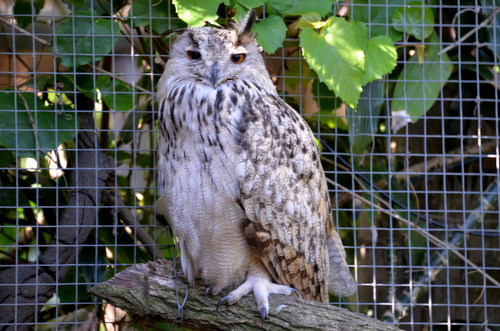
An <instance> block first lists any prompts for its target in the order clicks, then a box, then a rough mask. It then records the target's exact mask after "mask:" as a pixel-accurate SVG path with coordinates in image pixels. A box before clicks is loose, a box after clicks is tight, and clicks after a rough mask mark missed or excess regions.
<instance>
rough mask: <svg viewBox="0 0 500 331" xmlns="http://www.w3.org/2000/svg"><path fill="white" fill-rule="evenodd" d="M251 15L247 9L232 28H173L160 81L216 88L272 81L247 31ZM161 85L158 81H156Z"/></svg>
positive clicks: (253, 19) (250, 34)
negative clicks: (244, 15) (175, 35)
mask: <svg viewBox="0 0 500 331" xmlns="http://www.w3.org/2000/svg"><path fill="white" fill-rule="evenodd" d="M254 21H255V14H254V13H253V12H250V13H249V14H248V15H247V16H246V17H245V19H244V20H243V21H242V22H241V23H240V24H237V25H235V26H234V28H232V29H218V28H212V27H199V28H187V29H182V30H176V31H175V33H176V34H177V39H176V40H175V42H174V43H173V45H172V50H171V53H170V58H169V60H168V62H167V65H166V67H165V72H164V74H163V79H162V80H163V82H164V83H167V81H168V83H171V84H179V83H195V84H202V85H205V86H206V87H208V88H212V89H218V88H219V87H220V86H223V85H224V84H228V85H229V84H232V83H235V82H237V81H240V80H243V81H245V80H246V81H249V80H250V81H252V82H253V83H254V84H259V85H262V84H264V85H266V86H263V87H268V85H269V83H270V84H272V82H271V80H270V78H269V74H268V73H267V70H266V68H265V64H264V61H263V59H262V56H261V55H260V52H261V47H260V46H259V45H258V44H257V41H256V37H255V35H254V34H253V33H252V32H251V28H252V24H253V23H254ZM160 84H161V82H160Z"/></svg>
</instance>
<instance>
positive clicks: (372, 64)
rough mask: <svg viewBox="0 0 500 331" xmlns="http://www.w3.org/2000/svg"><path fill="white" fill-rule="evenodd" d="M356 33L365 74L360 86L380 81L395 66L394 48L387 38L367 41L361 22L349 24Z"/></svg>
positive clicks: (365, 28) (379, 37) (366, 33)
mask: <svg viewBox="0 0 500 331" xmlns="http://www.w3.org/2000/svg"><path fill="white" fill-rule="evenodd" d="M351 24H352V28H353V30H354V31H355V32H356V41H357V42H358V45H359V47H360V48H361V49H362V50H364V53H365V68H364V70H365V74H364V75H363V77H362V78H361V84H362V85H366V84H367V83H369V82H371V81H373V80H375V79H382V77H383V76H384V75H385V74H388V73H390V72H391V71H392V70H393V69H394V68H395V67H396V64H397V59H398V54H397V51H396V47H395V46H394V44H393V43H392V41H391V38H389V37H387V36H376V37H373V38H371V39H368V28H367V27H366V25H365V24H364V23H363V22H356V21H353V22H351Z"/></svg>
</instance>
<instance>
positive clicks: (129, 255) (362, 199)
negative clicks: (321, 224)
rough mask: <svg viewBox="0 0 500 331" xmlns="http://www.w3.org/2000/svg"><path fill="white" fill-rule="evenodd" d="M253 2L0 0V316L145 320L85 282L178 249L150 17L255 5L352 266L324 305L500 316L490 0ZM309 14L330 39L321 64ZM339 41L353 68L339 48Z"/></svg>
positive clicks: (445, 321)
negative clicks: (350, 285)
mask: <svg viewBox="0 0 500 331" xmlns="http://www.w3.org/2000/svg"><path fill="white" fill-rule="evenodd" d="M215 2H217V1H215ZM264 2H265V1H254V2H252V1H234V2H231V3H230V4H229V2H227V3H225V4H221V3H219V2H217V3H216V4H212V5H208V3H209V2H205V3H204V4H198V6H201V7H194V9H193V8H191V9H190V10H191V11H189V10H186V9H185V7H184V11H183V9H182V8H183V7H182V3H184V4H185V5H186V6H188V5H189V4H191V2H190V1H179V2H175V3H176V5H175V6H174V4H171V3H168V2H167V1H161V0H160V1H152V0H136V1H133V2H128V1H118V0H116V1H111V2H107V1H80V0H68V1H62V0H54V1H42V0H33V1H21V0H18V1H8V0H7V1H1V2H0V15H1V16H0V34H1V38H0V56H1V61H0V72H1V76H0V86H1V89H2V91H1V92H0V154H1V157H0V183H1V190H0V328H1V329H5V330H10V329H19V330H22V329H29V328H34V329H37V330H43V329H58V330H59V329H78V330H87V329H90V330H94V329H97V328H106V329H114V328H119V327H124V328H127V329H128V328H130V329H134V328H141V326H140V324H138V323H139V322H137V321H134V320H133V319H131V318H128V319H127V317H126V313H124V312H123V311H121V310H119V309H116V308H114V307H112V306H111V305H109V304H106V303H105V302H103V301H102V300H100V299H97V298H96V297H93V296H91V295H89V293H88V290H89V289H90V288H91V287H93V286H94V285H96V284H98V283H100V282H103V281H105V280H106V279H109V278H110V277H112V276H114V275H116V274H117V273H118V272H120V271H122V270H124V269H126V268H127V267H129V266H131V265H134V264H136V263H142V262H146V261H149V260H153V259H155V258H157V257H159V256H165V257H167V258H169V259H172V258H174V256H176V254H178V252H177V251H176V250H175V249H174V245H175V238H173V237H172V236H171V234H170V232H169V231H168V225H167V222H166V220H165V219H164V217H163V216H162V215H161V214H160V213H159V211H158V210H157V208H156V207H155V206H156V205H155V202H156V200H157V198H158V197H159V192H158V186H157V157H156V150H157V123H156V118H157V116H156V114H157V111H158V105H157V104H156V102H155V91H156V84H157V82H158V80H159V78H160V76H161V74H162V71H163V68H164V65H165V63H166V61H167V60H168V54H169V44H170V42H171V37H167V38H165V37H162V34H163V33H164V32H165V31H167V30H172V29H178V28H183V27H185V26H186V22H189V23H192V22H199V21H200V20H201V22H203V21H204V20H208V21H211V22H212V23H215V21H216V20H217V22H218V23H220V24H222V25H226V24H227V23H228V22H229V20H230V19H236V20H238V19H241V16H239V15H241V13H242V12H245V11H246V10H248V9H250V8H255V10H256V11H257V14H258V18H259V19H258V23H257V24H258V25H259V24H261V25H260V27H259V28H256V30H255V31H256V32H257V34H258V37H259V43H260V44H261V45H262V46H263V48H264V50H266V51H267V53H264V58H265V60H266V64H267V67H268V70H269V72H270V74H271V77H272V79H273V82H274V83H275V85H276V88H277V90H278V92H279V93H280V95H281V96H282V98H283V99H285V101H286V102H287V103H288V104H290V105H291V106H292V107H293V108H295V109H296V110H297V111H298V112H300V114H302V115H303V117H304V118H305V119H306V120H307V122H308V124H309V125H310V126H311V128H312V130H313V132H314V133H315V136H316V138H317V141H318V148H319V150H320V154H321V159H322V163H323V166H324V169H325V172H326V174H327V177H328V183H329V188H330V193H331V200H332V205H333V208H332V213H333V215H334V222H335V228H336V229H337V231H338V232H339V234H340V236H341V237H342V240H343V242H344V245H345V247H346V252H347V260H348V263H349V265H350V266H351V271H352V272H353V274H354V277H355V279H356V282H357V292H356V294H355V295H353V296H351V297H348V298H337V297H333V296H332V297H331V298H330V299H331V304H333V305H339V306H342V307H345V308H347V309H349V310H352V311H354V312H359V313H363V314H366V315H368V316H371V317H374V318H376V319H380V320H382V321H384V322H386V323H388V324H394V325H397V326H399V327H400V328H402V329H405V330H430V329H432V330H496V329H499V330H500V314H499V313H498V312H500V284H499V279H500V242H499V236H500V207H499V205H498V195H499V193H500V191H499V186H498V185H499V180H500V154H499V153H500V121H499V117H500V111H499V105H498V100H499V86H500V82H499V73H500V65H499V62H498V61H499V55H500V44H499V42H498V38H499V36H500V25H499V20H500V9H499V8H500V4H499V3H498V1H494V0H482V1H480V0H477V1H472V0H471V1H444V0H440V1H439V0H429V1H410V0H398V1H386V0H380V1H375V0H373V1H363V0H351V1H343V2H340V1H335V2H333V1H310V2H307V3H306V2H294V1H267V2H266V3H265V4H264ZM176 6H177V7H176ZM210 6H211V7H210ZM322 8H323V9H322ZM325 8H326V9H325ZM315 11H317V12H318V14H311V12H315ZM186 13H187V14H186ZM207 13H208V14H207ZM210 15H211V16H210ZM179 17H181V18H182V19H180V18H179ZM332 17H333V18H332ZM337 19H338V20H337ZM270 22H271V23H270ZM276 22H281V23H276ZM275 23H276V24H277V25H273V24H275ZM267 24H269V25H267ZM335 24H348V25H342V26H343V29H344V30H342V33H338V32H337V34H335V32H334V31H333V30H330V29H333V28H332V27H333V26H334V25H335ZM259 29H260V30H259ZM307 29H309V30H307ZM306 30H307V31H308V32H307V33H309V35H310V36H314V38H318V39H317V42H318V43H321V42H323V41H328V40H329V39H328V34H329V33H332V36H333V37H332V38H333V39H334V40H337V41H334V42H331V43H332V44H330V46H331V47H330V48H327V49H328V50H331V51H332V53H331V54H330V53H327V54H325V58H324V62H322V65H323V66H325V63H326V64H328V63H329V62H328V61H333V62H334V63H333V64H332V66H331V67H329V68H330V69H331V71H329V72H327V73H326V74H325V73H321V72H320V70H319V69H318V67H316V66H315V65H314V61H313V60H314V59H315V58H314V56H318V54H315V55H314V56H313V57H308V56H310V55H308V51H309V50H308V49H307V47H306V46H307V42H308V40H306V39H305V34H303V31H306ZM360 31H361V32H360ZM363 31H365V32H363ZM311 33H313V34H311ZM349 36H355V38H354V40H352V39H351V40H349ZM322 38H323V39H322ZM273 42H274V44H273ZM335 42H337V44H334V43H335ZM342 42H345V43H344V44H342ZM276 43H278V45H276ZM333 44H334V45H333ZM354 44H356V47H358V46H359V47H358V48H356V49H354V50H353V48H352V45H354ZM360 45H361V46H360ZM336 47H337V48H336ZM374 49H377V50H378V53H377V51H375V50H374ZM349 50H353V52H357V51H359V52H362V53H363V52H364V55H363V64H364V67H363V65H362V67H361V69H360V70H361V71H360V72H359V74H356V75H357V76H356V75H353V76H349V73H347V74H346V73H345V72H344V69H345V70H346V71H348V70H350V69H351V67H350V66H351V65H352V63H349V62H348V61H347V62H346V63H341V62H336V61H340V60H338V57H339V58H340V56H342V52H343V51H346V52H348V51H349ZM391 54H392V55H391ZM337 56H338V57H337ZM349 56H351V58H352V53H350V55H349ZM392 57H393V59H392V60H391V58H392ZM332 59H333V60H332ZM320 68H321V66H320ZM385 68H387V69H385ZM330 69H329V70H330ZM336 70H339V72H340V74H338V75H336V76H334V77H331V78H329V77H328V74H329V73H331V72H337V71H336ZM384 70H385V71H384ZM370 74H372V76H370V77H368V76H369V75H370ZM325 75H326V76H325ZM367 77H368V78H367ZM340 80H342V84H340V85H341V86H340V87H338V86H337V87H336V85H335V83H334V82H335V81H340ZM358 80H359V82H358V83H359V87H361V86H363V88H362V92H361V90H360V89H359V88H357V86H358V85H356V84H357V83H356V82H357V81H358ZM350 84H353V86H352V88H351V87H350ZM346 86H348V87H346ZM349 88H351V89H349ZM356 89H358V92H357V93H358V98H356V92H352V91H356ZM352 95H354V97H352ZM214 318H216V317H215V311H214ZM155 327H156V328H166V329H169V328H170V327H171V326H170V324H157V325H156V326H155Z"/></svg>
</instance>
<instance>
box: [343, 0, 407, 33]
mask: <svg viewBox="0 0 500 331" xmlns="http://www.w3.org/2000/svg"><path fill="white" fill-rule="evenodd" d="M406 1H407V0H391V2H390V4H391V5H390V6H387V0H352V1H351V3H352V6H351V7H350V18H351V20H356V21H361V22H365V23H370V37H374V36H388V37H390V38H391V40H392V41H397V40H400V39H401V38H402V36H403V34H402V33H401V32H399V31H396V30H395V29H394V27H392V25H390V23H391V17H392V14H393V13H394V11H396V9H397V8H398V7H400V6H403V5H404V4H405V3H406Z"/></svg>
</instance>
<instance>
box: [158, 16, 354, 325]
mask: <svg viewBox="0 0 500 331" xmlns="http://www.w3.org/2000/svg"><path fill="white" fill-rule="evenodd" d="M254 21H255V14H254V13H250V14H248V15H247V16H246V18H245V19H244V20H242V22H241V23H240V24H238V25H235V26H234V28H232V29H220V28H213V27H199V28H186V29H182V30H176V31H175V33H176V34H177V39H176V40H175V42H174V43H173V44H172V50H171V53H170V58H169V60H168V62H167V64H166V67H165V71H164V73H163V75H162V77H161V79H160V81H159V83H158V88H157V90H158V92H157V100H158V104H159V116H158V126H159V141H158V154H159V185H160V186H161V190H160V191H161V205H162V209H163V212H164V214H165V216H166V218H167V220H168V222H169V225H170V227H171V228H172V230H173V232H174V235H175V236H176V237H177V238H178V240H179V246H180V254H181V264H182V270H183V273H184V275H185V277H186V278H187V279H188V280H189V282H190V283H191V284H193V283H194V282H195V280H201V281H202V282H203V283H204V284H205V285H206V286H207V287H208V289H209V290H210V291H211V293H212V294H213V295H217V294H218V293H219V292H221V291H222V290H223V289H226V288H227V289H230V290H232V291H231V292H230V293H229V294H228V295H227V296H224V297H223V298H222V299H221V301H220V302H219V304H220V303H221V302H227V303H228V304H234V303H236V302H237V301H238V300H239V299H240V298H242V297H243V296H245V295H247V294H249V293H253V295H254V297H255V300H256V303H257V309H258V311H259V314H260V316H261V317H262V319H265V317H266V315H267V314H268V313H269V302H268V296H269V294H270V293H278V294H285V295H291V294H293V293H295V294H298V295H300V296H301V297H303V298H307V299H311V300H316V301H320V302H328V292H329V290H330V291H333V292H334V293H336V294H338V295H343V296H348V295H351V294H352V293H353V292H354V291H355V283H354V280H353V278H352V276H351V274H350V272H349V268H348V266H347V264H346V261H345V251H344V247H343V245H342V242H341V240H340V238H339V236H338V235H337V233H336V232H335V230H334V229H333V224H332V216H331V207H330V200H329V195H328V189H327V184H326V180H325V175H324V172H323V169H322V166H321V163H320V158H319V155H318V150H317V146H316V143H315V139H314V136H313V133H312V131H311V130H310V128H309V127H308V125H307V123H306V122H305V121H304V120H303V118H302V117H301V116H300V115H299V114H298V113H297V112H296V111H295V110H294V109H293V108H291V107H290V106H289V105H288V104H286V103H285V102H284V101H283V100H282V99H281V98H280V97H279V95H278V93H277V91H276V88H275V87H274V85H273V82H272V80H271V78H270V76H269V74H268V72H267V70H266V67H265V64H264V61H263V58H262V56H261V54H260V52H261V48H260V47H259V45H258V44H257V42H256V37H255V35H254V34H252V32H251V27H252V24H253V23H254Z"/></svg>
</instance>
